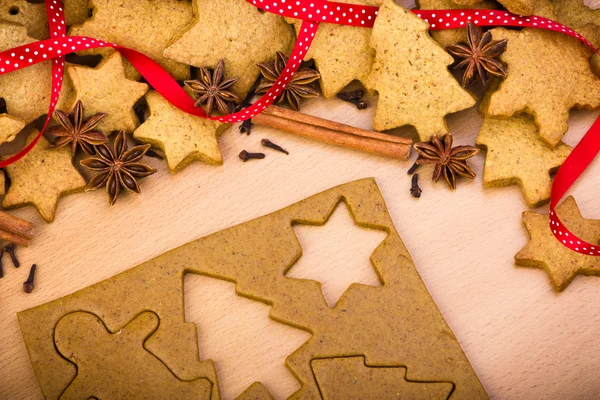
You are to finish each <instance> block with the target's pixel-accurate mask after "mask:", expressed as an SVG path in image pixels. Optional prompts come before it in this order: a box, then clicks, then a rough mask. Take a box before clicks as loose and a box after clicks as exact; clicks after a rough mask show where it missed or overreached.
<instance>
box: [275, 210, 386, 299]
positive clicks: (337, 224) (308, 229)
mask: <svg viewBox="0 0 600 400" xmlns="http://www.w3.org/2000/svg"><path fill="white" fill-rule="evenodd" d="M294 232H295V233H296V236H297V237H298V240H299V242H300V245H301V246H302V257H300V259H299V260H298V261H297V262H296V263H295V264H294V265H293V266H292V267H291V268H290V269H289V270H288V271H287V272H286V273H285V276H286V277H288V278H296V279H311V280H314V281H317V282H321V291H322V292H323V297H324V298H325V301H326V302H327V305H328V306H329V307H334V306H335V305H336V304H337V302H338V301H339V299H340V298H341V297H342V295H343V293H344V292H345V291H346V290H347V289H348V288H349V287H350V286H351V285H352V284H356V283H361V284H363V285H369V286H381V281H380V280H379V277H378V276H377V273H376V272H375V269H374V268H373V265H372V264H371V262H370V257H371V254H372V253H373V251H374V250H375V249H376V248H377V246H378V245H379V244H380V243H381V242H382V241H383V240H384V239H385V238H386V236H387V233H386V232H384V231H380V230H375V229H366V228H362V227H359V226H357V225H356V224H355V223H354V220H353V219H352V216H351V215H350V212H349V210H348V207H347V206H346V203H343V204H342V203H340V204H339V205H338V206H337V207H336V209H335V210H334V211H333V213H332V214H331V216H330V217H329V219H328V220H327V223H326V224H325V225H323V226H309V225H294ZM342 241H343V242H344V243H346V244H347V245H346V246H343V251H332V249H336V248H337V249H339V248H340V247H339V243H340V242H342ZM358 243H360V245H357V244H358ZM325 265H326V266H328V267H327V270H326V271H324V268H323V266H325Z"/></svg>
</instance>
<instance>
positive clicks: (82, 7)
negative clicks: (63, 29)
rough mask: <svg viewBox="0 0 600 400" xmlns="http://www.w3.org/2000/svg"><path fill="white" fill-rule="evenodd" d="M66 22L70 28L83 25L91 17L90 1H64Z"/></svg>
mask: <svg viewBox="0 0 600 400" xmlns="http://www.w3.org/2000/svg"><path fill="white" fill-rule="evenodd" d="M63 5H64V9H65V21H66V23H67V25H68V26H71V25H78V24H83V23H84V22H85V21H86V20H87V19H88V18H89V17H90V12H91V8H90V5H89V0H63Z"/></svg>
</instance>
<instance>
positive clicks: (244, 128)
mask: <svg viewBox="0 0 600 400" xmlns="http://www.w3.org/2000/svg"><path fill="white" fill-rule="evenodd" d="M239 130H240V133H245V134H246V135H249V134H250V132H251V131H252V118H250V119H247V120H245V121H244V122H242V123H241V124H240V126H239Z"/></svg>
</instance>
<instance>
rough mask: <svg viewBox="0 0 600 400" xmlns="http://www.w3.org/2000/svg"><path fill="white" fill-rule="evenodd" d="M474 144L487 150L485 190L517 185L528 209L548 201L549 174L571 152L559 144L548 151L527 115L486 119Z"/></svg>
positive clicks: (550, 182)
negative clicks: (486, 187) (519, 186)
mask: <svg viewBox="0 0 600 400" xmlns="http://www.w3.org/2000/svg"><path fill="white" fill-rule="evenodd" d="M477 144H478V145H482V146H485V147H487V155H486V158H485V169H484V172H483V183H484V184H485V185H486V186H488V187H500V186H507V185H512V184H515V183H518V184H519V185H521V188H522V189H523V194H524V195H525V200H526V201H527V204H528V205H529V207H537V206H539V205H540V204H542V203H544V202H546V201H547V200H548V199H549V198H550V189H551V188H552V180H551V179H550V173H552V172H554V171H555V170H556V169H557V168H558V167H560V166H561V165H562V163H563V162H564V161H565V159H566V158H567V157H568V156H569V154H570V153H571V150H572V148H571V147H570V146H567V145H566V144H564V143H562V142H561V143H559V144H558V145H557V146H556V148H554V149H552V148H550V147H548V145H546V144H545V143H544V141H543V140H542V139H541V138H540V137H539V134H538V129H537V126H536V125H535V123H534V122H533V119H532V118H531V117H529V116H528V115H520V116H517V117H512V118H510V119H494V118H486V119H485V120H484V121H483V125H482V126H481V130H480V131H479V136H477Z"/></svg>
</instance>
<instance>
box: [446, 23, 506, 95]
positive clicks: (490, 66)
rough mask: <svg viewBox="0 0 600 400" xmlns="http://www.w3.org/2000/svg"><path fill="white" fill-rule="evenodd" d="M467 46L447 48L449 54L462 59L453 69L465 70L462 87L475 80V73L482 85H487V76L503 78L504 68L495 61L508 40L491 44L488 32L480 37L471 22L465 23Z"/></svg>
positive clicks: (502, 51) (504, 74)
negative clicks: (466, 25) (466, 26)
mask: <svg viewBox="0 0 600 400" xmlns="http://www.w3.org/2000/svg"><path fill="white" fill-rule="evenodd" d="M467 24H468V29H467V41H468V45H467V44H462V43H461V44H459V45H456V46H448V47H447V48H446V49H447V50H448V52H450V54H452V55H454V56H455V57H458V58H464V60H463V61H461V62H460V63H458V64H457V65H456V67H455V68H457V69H458V68H465V72H464V75H463V80H462V86H463V87H466V86H467V85H468V84H469V83H471V82H472V81H473V79H475V73H477V75H479V77H480V78H481V82H483V84H484V85H487V83H488V74H491V75H495V76H499V77H505V76H506V68H505V67H504V65H502V63H501V62H500V61H499V60H498V59H497V58H498V57H499V56H500V55H501V54H502V53H504V51H505V50H506V45H507V43H508V39H503V40H500V41H495V42H492V34H491V32H490V31H487V32H486V33H484V34H483V36H482V35H481V31H480V30H479V29H478V28H477V27H476V26H475V25H473V24H472V23H471V22H467Z"/></svg>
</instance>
